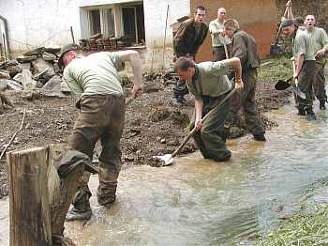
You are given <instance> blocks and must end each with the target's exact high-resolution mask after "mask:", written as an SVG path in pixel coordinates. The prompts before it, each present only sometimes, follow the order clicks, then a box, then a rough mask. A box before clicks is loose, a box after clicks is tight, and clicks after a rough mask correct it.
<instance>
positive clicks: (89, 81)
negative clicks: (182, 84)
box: [58, 45, 142, 220]
mask: <svg viewBox="0 0 328 246" xmlns="http://www.w3.org/2000/svg"><path fill="white" fill-rule="evenodd" d="M127 61H128V62H130V64H131V66H132V70H133V75H134V80H133V83H134V86H133V88H132V97H136V96H137V95H138V94H139V93H140V92H141V89H142V63H141V60H140V57H139V54H138V53H137V52H136V51H131V50H127V51H119V52H99V53H95V54H91V55H89V56H82V55H80V54H79V53H78V52H77V49H76V46H74V45H67V46H65V47H63V49H62V51H61V55H60V57H59V61H58V63H59V65H61V66H62V67H65V69H64V73H63V75H64V81H65V82H66V83H67V85H68V87H69V88H70V89H71V91H72V94H73V95H75V96H76V97H77V98H78V99H79V100H78V102H77V103H76V105H77V107H78V108H79V109H80V113H79V116H78V118H77V120H76V122H75V125H74V129H73V132H72V134H71V136H70V139H69V145H70V147H71V148H72V149H74V150H78V151H80V152H82V153H85V154H87V155H88V156H89V158H90V159H91V160H92V156H93V151H94V148H95V144H96V142H97V141H98V140H100V141H101V146H102V151H101V154H100V157H99V186H98V190H97V198H98V203H99V204H100V205H103V206H106V207H109V206H110V205H111V204H112V203H113V202H114V201H115V198H116V187H117V178H118V175H119V172H120V169H121V164H122V163H121V150H120V139H121V137H122V132H123V126H124V114H125V97H124V95H123V88H122V86H121V78H120V76H119V74H118V71H119V70H122V69H123V68H124V62H127ZM88 180H89V175H87V174H86V173H85V175H84V176H83V178H82V181H81V184H80V186H79V190H78V192H77V194H76V195H75V197H74V199H73V208H72V209H71V210H70V211H69V212H68V214H67V216H66V219H67V220H88V219H89V218H90V217H91V214H92V211H91V207H90V203H89V198H90V196H91V192H90V190H89V188H88Z"/></svg>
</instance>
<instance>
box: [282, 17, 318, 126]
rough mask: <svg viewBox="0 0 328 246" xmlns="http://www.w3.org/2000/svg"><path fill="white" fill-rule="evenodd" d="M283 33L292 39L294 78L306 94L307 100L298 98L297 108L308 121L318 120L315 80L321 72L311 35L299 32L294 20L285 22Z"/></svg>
mask: <svg viewBox="0 0 328 246" xmlns="http://www.w3.org/2000/svg"><path fill="white" fill-rule="evenodd" d="M281 27H282V28H281V33H282V35H283V36H284V37H292V38H294V40H293V54H294V57H293V58H294V59H295V73H294V75H293V77H294V78H295V79H298V85H297V86H298V88H299V89H300V90H301V91H302V92H303V93H304V94H305V97H306V98H305V99H303V98H301V97H299V96H296V104H297V105H296V106H297V108H298V114H299V115H306V117H307V119H308V120H316V116H315V113H314V112H313V97H312V95H313V91H312V86H313V82H314V78H315V76H316V74H317V72H318V71H319V68H318V65H317V63H316V59H315V54H314V51H313V44H312V42H311V40H310V38H309V35H307V33H306V32H305V31H304V30H299V29H298V26H297V25H296V24H295V22H294V20H284V21H283V22H282V23H281Z"/></svg>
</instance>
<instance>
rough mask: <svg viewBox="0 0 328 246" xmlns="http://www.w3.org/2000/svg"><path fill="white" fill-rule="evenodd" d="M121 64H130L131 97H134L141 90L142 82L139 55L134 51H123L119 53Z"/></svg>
mask: <svg viewBox="0 0 328 246" xmlns="http://www.w3.org/2000/svg"><path fill="white" fill-rule="evenodd" d="M119 56H120V59H121V61H122V62H130V64H131V66H132V71H133V88H132V97H134V98H135V97H136V96H137V93H138V92H139V91H141V90H142V88H143V81H142V61H141V59H140V55H139V53H138V52H137V51H134V50H124V51H120V52H119Z"/></svg>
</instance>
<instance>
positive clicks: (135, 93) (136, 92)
mask: <svg viewBox="0 0 328 246" xmlns="http://www.w3.org/2000/svg"><path fill="white" fill-rule="evenodd" d="M142 89H143V87H142V86H141V85H133V88H132V90H131V95H132V98H136V97H138V96H140V95H141V94H142Z"/></svg>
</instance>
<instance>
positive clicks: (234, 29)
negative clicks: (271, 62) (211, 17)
mask: <svg viewBox="0 0 328 246" xmlns="http://www.w3.org/2000/svg"><path fill="white" fill-rule="evenodd" d="M224 32H225V35H227V36H228V37H229V38H230V39H231V40H232V48H231V49H232V52H231V56H232V57H238V58H239V59H240V61H241V65H242V67H243V74H242V79H243V81H244V89H243V90H241V91H240V92H239V93H236V94H235V95H234V97H233V98H232V107H231V120H232V123H236V122H237V121H238V120H237V119H238V111H239V110H240V109H241V108H242V109H243V111H244V115H245V123H246V125H247V127H248V129H249V130H250V132H251V133H252V134H253V136H254V139H255V140H258V141H265V140H266V139H265V137H264V133H265V130H264V128H263V126H262V125H261V123H260V120H259V118H258V114H257V109H256V103H255V90H256V83H257V68H258V67H259V66H260V58H259V56H258V54H257V46H256V42H255V39H254V38H253V37H252V36H251V35H250V34H248V33H246V32H244V31H242V30H240V28H239V23H238V21H236V20H234V19H228V20H226V21H225V22H224Z"/></svg>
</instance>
